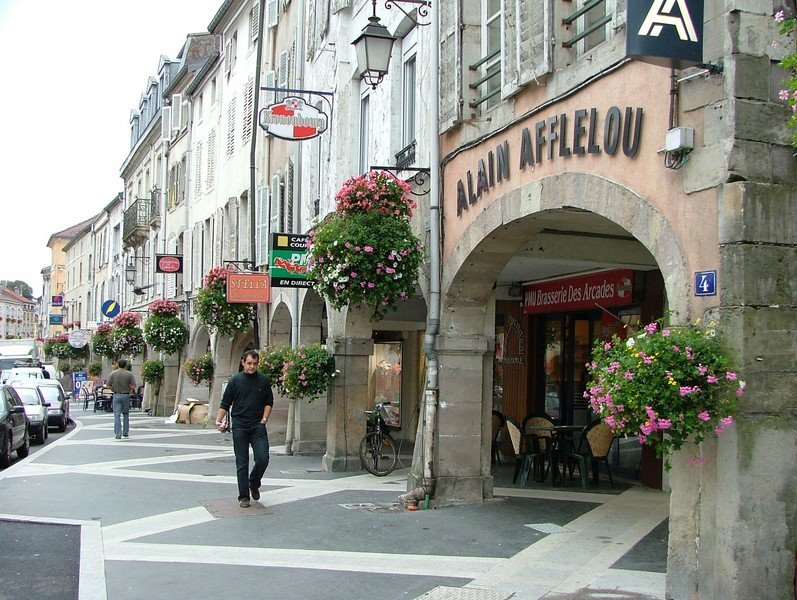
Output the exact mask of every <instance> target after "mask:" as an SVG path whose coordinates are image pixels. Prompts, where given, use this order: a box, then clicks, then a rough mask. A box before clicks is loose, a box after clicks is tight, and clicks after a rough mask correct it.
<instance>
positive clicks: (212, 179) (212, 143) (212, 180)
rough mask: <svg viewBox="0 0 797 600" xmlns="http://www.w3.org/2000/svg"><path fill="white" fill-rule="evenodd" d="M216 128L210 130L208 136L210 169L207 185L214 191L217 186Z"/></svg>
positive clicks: (206, 180)
mask: <svg viewBox="0 0 797 600" xmlns="http://www.w3.org/2000/svg"><path fill="white" fill-rule="evenodd" d="M216 144H217V141H216V128H215V127H214V128H213V129H211V130H210V133H209V134H208V169H207V173H206V174H205V184H206V185H207V189H208V190H211V189H213V186H214V185H216Z"/></svg>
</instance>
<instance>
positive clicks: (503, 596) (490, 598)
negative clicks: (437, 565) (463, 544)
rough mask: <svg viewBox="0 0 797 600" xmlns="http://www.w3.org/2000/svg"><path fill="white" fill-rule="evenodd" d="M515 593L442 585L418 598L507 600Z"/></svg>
mask: <svg viewBox="0 0 797 600" xmlns="http://www.w3.org/2000/svg"><path fill="white" fill-rule="evenodd" d="M514 595H515V594H514V592H501V591H498V590H483V589H479V588H458V587H449V586H445V585H440V586H437V587H436V588H434V589H431V590H429V591H428V592H426V593H425V594H423V595H422V596H418V597H417V598H416V600H507V599H508V598H511V597H512V596H514Z"/></svg>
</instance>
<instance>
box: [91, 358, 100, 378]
mask: <svg viewBox="0 0 797 600" xmlns="http://www.w3.org/2000/svg"><path fill="white" fill-rule="evenodd" d="M101 374H102V364H101V363H98V362H93V363H91V364H90V365H89V376H90V377H99V376H100V375H101Z"/></svg>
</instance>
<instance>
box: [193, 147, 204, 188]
mask: <svg viewBox="0 0 797 600" xmlns="http://www.w3.org/2000/svg"><path fill="white" fill-rule="evenodd" d="M201 193H202V142H197V144H196V150H195V151H194V196H199V194H201Z"/></svg>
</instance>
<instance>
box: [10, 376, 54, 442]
mask: <svg viewBox="0 0 797 600" xmlns="http://www.w3.org/2000/svg"><path fill="white" fill-rule="evenodd" d="M11 388H12V389H13V390H14V391H15V392H16V393H17V397H18V398H19V399H20V400H21V401H22V406H24V407H25V414H26V415H28V422H29V425H28V431H30V433H31V435H33V436H34V437H35V438H36V440H37V441H38V442H39V443H40V444H43V443H44V442H45V441H46V440H47V433H48V432H47V407H49V406H50V403H49V402H45V401H44V396H42V393H41V391H39V388H38V387H32V388H30V387H23V386H19V387H17V386H15V385H14V384H13V383H12V384H11Z"/></svg>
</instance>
